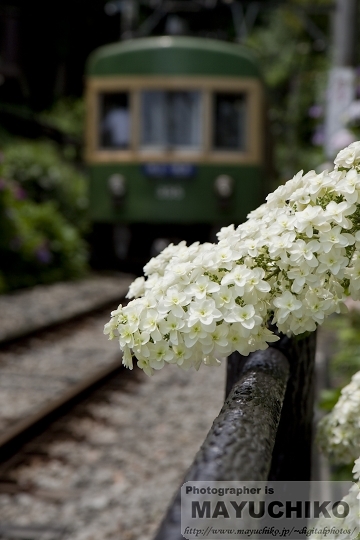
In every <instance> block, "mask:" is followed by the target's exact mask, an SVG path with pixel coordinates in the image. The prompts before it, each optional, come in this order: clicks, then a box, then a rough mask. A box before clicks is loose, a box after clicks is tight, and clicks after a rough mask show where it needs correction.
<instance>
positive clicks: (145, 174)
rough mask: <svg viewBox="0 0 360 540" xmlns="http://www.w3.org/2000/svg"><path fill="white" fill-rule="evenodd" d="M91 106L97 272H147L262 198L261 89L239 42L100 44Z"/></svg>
mask: <svg viewBox="0 0 360 540" xmlns="http://www.w3.org/2000/svg"><path fill="white" fill-rule="evenodd" d="M86 108H87V129H86V161H87V163H88V168H89V173H90V211H91V219H92V222H93V235H92V244H93V255H94V256H93V263H94V264H95V266H98V267H99V266H103V267H106V266H110V265H111V266H112V265H113V264H117V266H119V261H122V267H123V268H126V265H140V266H141V265H142V264H143V263H144V262H145V261H146V259H147V258H148V257H149V256H150V255H155V254H156V253H157V252H158V251H159V250H161V249H162V248H163V247H165V246H166V245H167V243H169V242H171V241H173V242H177V241H179V240H181V239H186V240H187V241H188V242H194V241H197V240H199V241H207V240H209V239H213V236H214V231H215V230H218V229H219V228H220V227H221V226H222V225H226V224H229V223H240V222H242V221H243V220H244V219H245V218H246V215H247V213H248V212H249V211H250V210H251V209H253V208H255V207H256V206H257V205H258V204H259V203H261V202H262V198H263V194H264V175H263V151H262V134H263V127H262V126H263V107H262V88H261V82H260V79H259V75H258V71H257V66H256V65H255V64H254V62H253V61H252V60H251V59H250V58H248V56H247V55H246V54H245V53H244V52H243V50H242V49H241V48H240V46H239V45H235V44H230V43H224V42H219V41H212V40H206V39H200V38H185V37H160V38H159V37H157V38H145V39H138V40H133V41H128V42H123V43H118V44H114V45H109V46H105V47H102V48H100V49H98V50H97V51H95V52H94V53H93V54H92V56H91V57H90V59H89V62H88V71H87V99H86Z"/></svg>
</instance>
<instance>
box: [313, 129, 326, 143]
mask: <svg viewBox="0 0 360 540" xmlns="http://www.w3.org/2000/svg"><path fill="white" fill-rule="evenodd" d="M311 143H312V144H313V145H314V146H323V145H324V143H325V134H324V128H323V126H319V127H318V129H317V130H316V131H315V133H314V134H313V136H312V137H311Z"/></svg>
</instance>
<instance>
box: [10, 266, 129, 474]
mask: <svg viewBox="0 0 360 540" xmlns="http://www.w3.org/2000/svg"><path fill="white" fill-rule="evenodd" d="M131 280H132V277H131V276H127V275H122V276H116V277H102V278H100V277H97V278H93V279H90V280H86V281H84V282H81V283H78V284H60V285H58V286H53V287H47V288H46V287H40V288H37V289H34V290H31V291H25V292H22V293H18V294H15V295H8V296H6V297H2V298H1V299H0V312H1V316H0V463H1V462H4V461H6V460H8V459H9V458H10V457H11V456H12V455H14V454H15V453H16V452H17V451H18V450H19V449H20V448H21V447H22V446H23V445H24V443H26V442H27V441H28V440H30V439H31V438H33V437H34V436H36V435H37V434H38V433H40V432H41V431H42V430H44V429H45V428H46V426H48V425H49V423H50V422H51V421H53V420H54V419H56V418H58V417H59V416H60V415H61V414H64V413H65V412H66V411H67V410H68V409H69V408H70V407H71V406H73V405H74V404H75V403H77V402H79V400H81V399H83V398H84V397H85V396H86V395H88V393H89V392H91V391H92V390H94V389H95V388H96V387H98V386H99V385H100V384H102V383H104V381H106V380H107V379H108V378H109V377H110V376H113V375H114V374H115V373H117V372H118V371H119V370H120V368H121V357H120V354H119V352H118V351H117V350H116V347H114V344H113V343H111V344H110V343H108V342H107V340H106V338H105V336H104V339H101V337H102V336H101V333H102V327H103V325H104V323H105V322H106V321H107V320H108V318H109V311H110V310H111V309H114V308H115V307H116V306H117V305H118V303H119V302H120V301H121V300H122V299H123V298H124V296H125V293H126V291H127V289H128V286H129V283H130V282H131ZM20 313H23V314H24V316H23V318H21V317H20V316H19V314H20ZM5 314H7V318H6V319H5V318H4V316H5ZM2 318H3V320H1V319H2Z"/></svg>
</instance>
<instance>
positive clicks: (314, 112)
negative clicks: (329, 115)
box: [308, 105, 323, 118]
mask: <svg viewBox="0 0 360 540" xmlns="http://www.w3.org/2000/svg"><path fill="white" fill-rule="evenodd" d="M322 114H323V108H322V106H321V105H312V106H311V107H310V109H309V110H308V115H309V116H310V118H320V117H321V116H322Z"/></svg>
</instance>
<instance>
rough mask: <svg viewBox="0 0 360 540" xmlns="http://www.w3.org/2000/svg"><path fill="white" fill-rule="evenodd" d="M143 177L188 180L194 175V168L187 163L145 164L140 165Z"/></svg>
mask: <svg viewBox="0 0 360 540" xmlns="http://www.w3.org/2000/svg"><path fill="white" fill-rule="evenodd" d="M142 172H143V174H144V175H145V176H150V177H152V176H154V177H157V178H159V177H161V178H163V177H173V178H190V177H192V176H194V175H195V173H196V166H195V165H192V164H189V163H145V164H144V165H142Z"/></svg>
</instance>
